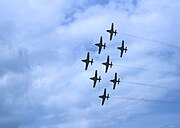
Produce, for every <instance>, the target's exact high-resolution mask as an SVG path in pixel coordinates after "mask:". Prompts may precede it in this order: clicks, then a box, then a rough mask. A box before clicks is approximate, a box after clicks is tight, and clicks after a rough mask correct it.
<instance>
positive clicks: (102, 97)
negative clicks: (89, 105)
mask: <svg viewBox="0 0 180 128" xmlns="http://www.w3.org/2000/svg"><path fill="white" fill-rule="evenodd" d="M99 98H101V99H102V105H104V102H105V99H106V98H107V100H108V98H110V97H109V94H108V95H107V96H106V88H105V89H104V94H103V95H101V96H99Z"/></svg>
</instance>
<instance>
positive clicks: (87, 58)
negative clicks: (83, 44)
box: [87, 52, 89, 60]
mask: <svg viewBox="0 0 180 128" xmlns="http://www.w3.org/2000/svg"><path fill="white" fill-rule="evenodd" d="M87 60H89V52H88V53H87Z"/></svg>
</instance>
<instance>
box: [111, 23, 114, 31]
mask: <svg viewBox="0 0 180 128" xmlns="http://www.w3.org/2000/svg"><path fill="white" fill-rule="evenodd" d="M111 30H113V31H114V23H112V25H111Z"/></svg>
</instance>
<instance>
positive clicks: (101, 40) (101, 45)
mask: <svg viewBox="0 0 180 128" xmlns="http://www.w3.org/2000/svg"><path fill="white" fill-rule="evenodd" d="M95 45H96V46H98V47H99V52H98V54H100V53H101V49H102V47H103V48H104V49H105V47H106V43H104V44H103V39H102V36H101V38H100V42H99V43H98V44H95Z"/></svg>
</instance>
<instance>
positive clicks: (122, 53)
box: [120, 49, 124, 57]
mask: <svg viewBox="0 0 180 128" xmlns="http://www.w3.org/2000/svg"><path fill="white" fill-rule="evenodd" d="M123 52H124V50H122V49H121V55H120V57H122V55H123Z"/></svg>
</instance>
